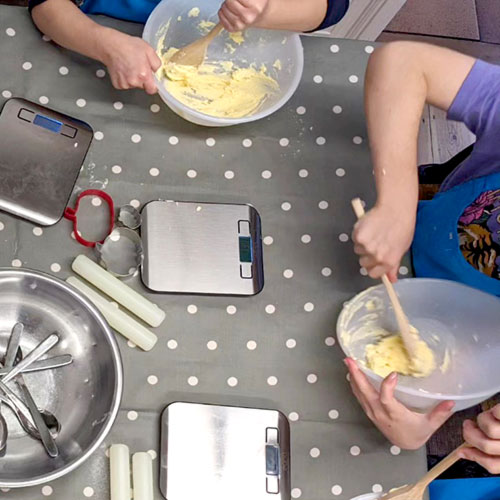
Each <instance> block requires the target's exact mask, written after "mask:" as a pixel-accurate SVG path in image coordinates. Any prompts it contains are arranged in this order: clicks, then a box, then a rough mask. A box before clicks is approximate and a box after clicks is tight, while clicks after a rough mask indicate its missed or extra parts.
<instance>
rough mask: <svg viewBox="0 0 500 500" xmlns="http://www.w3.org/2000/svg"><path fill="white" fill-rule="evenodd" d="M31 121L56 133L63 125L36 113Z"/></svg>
mask: <svg viewBox="0 0 500 500" xmlns="http://www.w3.org/2000/svg"><path fill="white" fill-rule="evenodd" d="M33 123H34V124H35V125H38V126H39V127H43V128H46V129H47V130H50V131H51V132H55V133H56V134H58V133H59V132H60V131H61V127H62V126H63V124H62V123H61V122H59V121H57V120H54V119H53V118H49V117H47V116H44V115H36V116H35V119H34V120H33Z"/></svg>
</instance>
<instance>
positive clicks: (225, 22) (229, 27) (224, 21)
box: [219, 9, 236, 32]
mask: <svg viewBox="0 0 500 500" xmlns="http://www.w3.org/2000/svg"><path fill="white" fill-rule="evenodd" d="M219 21H220V23H221V24H222V26H224V29H225V30H226V31H229V32H231V31H236V30H235V29H233V25H232V24H231V23H230V22H229V20H228V18H227V17H226V15H225V14H224V12H223V11H222V9H221V10H220V11H219Z"/></svg>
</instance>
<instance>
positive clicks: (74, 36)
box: [32, 0, 161, 94]
mask: <svg viewBox="0 0 500 500" xmlns="http://www.w3.org/2000/svg"><path fill="white" fill-rule="evenodd" d="M32 16H33V21H34V22H35V24H36V25H37V27H38V28H39V29H40V31H42V33H45V34H46V35H47V36H49V37H50V38H51V39H52V40H54V42H56V43H58V44H59V45H61V46H63V47H66V48H68V49H70V50H74V51H75V52H79V53H81V54H83V55H85V56H88V57H91V58H93V59H97V60H98V61H100V62H102V63H103V64H105V65H106V66H107V68H108V71H109V76H110V78H111V81H112V83H113V86H114V87H115V88H117V89H129V88H143V89H144V90H145V91H146V92H148V93H149V94H154V93H155V92H156V85H155V81H154V78H153V72H154V71H156V70H157V69H158V68H159V67H160V64H161V62H160V59H159V58H158V56H157V55H156V52H155V51H154V49H153V48H152V47H151V46H149V45H148V44H147V43H146V42H145V41H144V40H142V39H140V38H137V37H133V36H130V35H127V34H125V33H121V32H120V31H117V30H114V29H111V28H107V27H104V26H100V25H99V24H97V23H95V22H94V21H92V20H91V19H90V18H88V17H87V16H86V15H85V14H84V13H83V12H81V11H80V9H79V8H78V7H76V6H75V5H74V4H73V2H71V1H69V0H47V1H45V2H43V3H42V4H40V5H37V6H36V7H34V8H33V11H32Z"/></svg>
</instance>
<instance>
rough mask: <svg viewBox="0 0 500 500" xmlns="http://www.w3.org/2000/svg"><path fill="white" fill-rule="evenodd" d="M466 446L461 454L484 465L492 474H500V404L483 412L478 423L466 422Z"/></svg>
mask: <svg viewBox="0 0 500 500" xmlns="http://www.w3.org/2000/svg"><path fill="white" fill-rule="evenodd" d="M464 440H465V442H466V443H467V444H470V445H471V446H473V447H474V448H465V449H463V450H462V451H461V452H460V456H461V457H462V458H465V459H466V460H473V461H474V462H477V463H478V464H479V465H482V466H483V467H484V468H485V469H486V470H487V471H488V472H490V474H500V405H497V406H495V407H494V408H493V409H491V410H489V411H485V412H484V413H481V415H479V417H478V418H477V423H475V422H473V421H471V420H466V421H465V422H464Z"/></svg>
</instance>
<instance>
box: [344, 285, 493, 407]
mask: <svg viewBox="0 0 500 500" xmlns="http://www.w3.org/2000/svg"><path fill="white" fill-rule="evenodd" d="M395 288H396V292H397V294H398V295H399V297H400V299H401V305H402V307H403V309H404V311H405V312H406V314H407V316H408V319H409V320H410V323H411V324H412V325H413V326H415V327H416V328H417V329H418V330H419V332H420V335H421V336H422V338H423V339H424V340H425V341H426V342H427V343H428V344H429V346H430V347H431V348H432V350H433V351H434V353H435V356H436V359H437V365H438V366H437V368H436V370H435V371H434V372H433V373H432V374H431V375H430V376H429V377H425V378H415V377H405V376H401V375H400V376H399V382H398V385H397V387H396V391H395V395H396V397H397V398H398V400H399V401H401V402H402V403H403V404H405V405H407V406H408V407H410V408H413V409H416V410H419V411H427V410H429V409H431V408H433V407H434V406H435V405H436V404H437V403H439V402H441V401H446V400H453V401H455V402H456V406H455V411H459V410H463V409H465V408H469V407H471V406H474V405H476V404H478V403H480V402H481V401H484V400H485V399H488V398H489V397H491V396H493V395H494V394H496V393H497V392H499V391H500V362H499V359H500V299H498V298H497V297H494V296H493V295H489V294H486V293H484V292H481V291H479V290H476V289H474V288H470V287H468V286H465V285H462V284H460V283H456V282H454V281H445V280H436V279H424V278H422V279H420V278H413V279H405V280H400V281H399V282H398V283H396V285H395ZM380 327H381V328H384V329H385V330H387V331H389V332H397V324H396V319H395V316H394V310H393V309H392V306H391V305H390V301H389V297H388V295H387V292H386V290H385V287H384V286H383V285H379V286H375V287H373V288H369V289H368V290H365V291H364V292H362V293H360V294H359V295H357V296H356V297H354V298H353V299H352V300H351V301H349V302H348V303H347V304H346V305H345V306H344V309H343V310H342V313H341V314H340V316H339V319H338V322H337V336H338V339H339V343H340V345H341V347H342V349H343V351H344V352H345V354H346V355H347V356H349V357H351V358H354V359H355V360H357V361H358V365H359V366H360V368H361V369H362V370H363V372H364V373H365V374H366V375H367V376H368V378H369V379H370V380H371V382H372V383H373V384H374V385H375V386H376V387H377V388H378V387H380V384H381V382H382V378H381V377H380V376H378V375H376V374H375V373H373V372H372V371H371V370H370V369H369V368H367V367H366V365H365V364H364V360H365V348H366V346H367V345H368V344H373V343H374V342H377V338H376V337H375V335H374V328H380Z"/></svg>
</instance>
